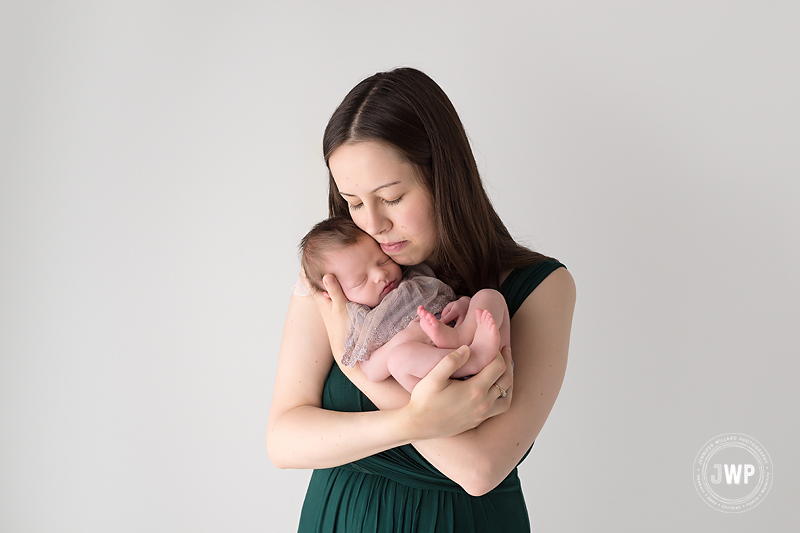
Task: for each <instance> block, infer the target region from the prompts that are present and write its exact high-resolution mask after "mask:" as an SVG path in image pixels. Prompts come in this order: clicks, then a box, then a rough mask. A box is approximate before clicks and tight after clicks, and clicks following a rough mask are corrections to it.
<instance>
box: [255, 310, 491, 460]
mask: <svg viewBox="0 0 800 533" xmlns="http://www.w3.org/2000/svg"><path fill="white" fill-rule="evenodd" d="M466 360H467V357H466V352H465V353H464V354H463V355H460V354H458V353H455V352H454V353H452V354H450V355H449V356H447V357H445V358H444V359H443V360H442V362H441V363H440V364H439V365H438V366H437V367H436V368H435V369H434V370H433V371H432V372H431V374H430V375H429V376H428V377H427V378H426V385H425V386H423V387H421V388H420V392H419V393H416V392H415V394H414V396H412V398H411V400H410V401H409V398H408V393H407V392H406V391H405V390H403V389H402V387H400V386H399V385H398V384H397V383H396V382H394V381H393V380H392V381H386V382H382V383H381V387H380V391H381V393H380V396H381V398H382V399H383V400H384V401H385V402H387V403H391V404H392V405H393V406H394V408H388V407H387V408H385V409H384V410H381V411H374V412H367V413H342V412H337V411H329V410H325V409H322V407H321V406H322V390H323V387H324V383H325V379H326V377H327V375H328V372H329V371H330V368H331V364H332V356H331V350H330V345H329V344H328V336H327V332H326V329H325V325H324V323H323V322H322V318H321V315H320V313H319V310H318V307H317V305H316V304H315V302H314V299H313V298H311V297H308V296H297V295H293V296H292V300H291V302H290V304H289V311H288V314H287V317H286V324H285V325H284V332H283V337H282V339H281V348H280V355H279V361H278V371H277V377H276V381H275V389H274V392H273V399H272V404H271V407H270V415H269V420H268V423H267V451H268V453H269V456H270V459H271V460H272V462H273V463H274V464H275V465H276V466H278V467H280V468H329V467H332V466H338V465H341V464H345V463H348V462H352V461H355V460H358V459H362V458H364V457H367V456H369V455H372V454H375V453H378V452H380V451H383V450H386V449H389V448H393V447H396V446H401V445H403V444H408V443H409V442H412V441H414V440H419V439H428V438H436V437H441V436H449V435H455V434H458V433H461V432H463V431H466V430H467V429H470V428H473V427H476V426H477V425H478V424H480V423H481V422H482V421H483V420H485V419H486V418H487V417H488V416H491V415H493V414H496V413H497V412H500V411H502V410H504V408H502V407H501V406H495V405H492V403H491V400H492V399H493V398H489V397H484V398H480V397H473V398H465V397H464V393H463V389H462V388H460V387H454V386H453V385H454V384H455V383H458V382H452V381H451V380H449V379H448V377H449V376H450V375H451V374H452V373H453V372H454V371H455V370H457V369H458V368H460V367H461V365H463V364H464V363H465V362H466ZM500 374H501V372H500V373H498V374H497V376H498V377H499V375H500ZM360 375H361V376H362V377H363V373H360ZM364 379H366V378H364Z"/></svg>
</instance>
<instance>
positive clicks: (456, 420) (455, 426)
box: [406, 346, 514, 440]
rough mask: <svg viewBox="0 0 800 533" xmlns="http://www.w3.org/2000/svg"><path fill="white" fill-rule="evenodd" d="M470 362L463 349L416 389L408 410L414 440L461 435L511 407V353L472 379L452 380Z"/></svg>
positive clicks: (503, 353) (442, 364) (447, 359)
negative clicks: (456, 372)
mask: <svg viewBox="0 0 800 533" xmlns="http://www.w3.org/2000/svg"><path fill="white" fill-rule="evenodd" d="M467 359H469V348H468V347H467V346H462V347H460V348H459V349H458V350H456V351H454V352H451V353H450V354H449V355H447V356H445V357H444V358H443V359H442V360H441V361H440V362H439V364H438V365H436V366H435V367H434V368H433V370H431V371H430V372H429V373H428V375H427V376H425V377H424V378H423V379H422V380H420V382H419V383H417V386H416V387H414V392H413V393H412V394H411V400H410V401H409V403H408V405H407V406H406V409H407V410H408V412H409V414H410V418H409V420H410V421H411V423H412V424H413V428H411V433H412V434H413V435H414V436H415V439H414V440H416V439H431V438H437V437H450V436H453V435H458V434H460V433H463V432H464V431H467V430H469V429H472V428H474V427H476V426H478V425H480V424H481V423H482V422H483V421H484V420H486V419H487V418H490V417H493V416H496V415H499V414H501V413H504V412H506V411H507V410H508V408H509V407H510V405H511V387H512V384H513V381H514V375H513V370H512V365H511V349H510V348H508V347H505V348H503V352H502V353H498V354H497V357H495V359H494V360H493V361H492V362H491V363H489V364H488V365H487V366H486V368H484V369H483V370H482V371H481V372H480V373H478V374H477V375H475V376H473V377H471V378H470V379H467V380H463V381H461V380H453V379H450V376H451V375H452V374H453V373H454V372H455V371H456V370H458V369H459V368H461V367H462V366H463V365H464V363H466V362H467ZM495 384H497V386H495ZM501 389H502V390H501ZM503 393H505V396H503Z"/></svg>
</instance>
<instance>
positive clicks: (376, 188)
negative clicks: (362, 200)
mask: <svg viewBox="0 0 800 533" xmlns="http://www.w3.org/2000/svg"><path fill="white" fill-rule="evenodd" d="M398 183H400V182H399V181H393V182H391V183H384V184H383V185H379V186H377V187H375V188H374V189H372V190H371V191H369V194H374V193H376V192H378V191H379V190H381V189H385V188H386V187H391V186H392V185H397V184H398ZM339 194H341V195H342V196H355V194H350V193H349V192H342V191H339Z"/></svg>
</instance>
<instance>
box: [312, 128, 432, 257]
mask: <svg viewBox="0 0 800 533" xmlns="http://www.w3.org/2000/svg"><path fill="white" fill-rule="evenodd" d="M328 165H329V167H330V170H331V174H332V175H333V179H334V181H335V182H336V186H337V187H338V188H339V193H340V194H341V195H342V198H344V199H345V200H346V201H347V203H348V205H349V206H350V215H351V216H352V217H353V222H355V223H356V225H357V226H358V227H359V228H361V229H362V230H364V231H365V232H367V233H368V234H370V235H371V236H372V237H373V238H374V239H375V240H376V241H378V243H379V244H380V245H381V248H382V249H383V251H384V252H385V253H386V255H388V256H389V257H391V258H392V259H393V260H394V261H395V262H397V263H399V264H401V265H417V264H419V263H423V262H424V263H427V264H428V265H430V266H431V267H434V268H435V266H436V265H435V258H434V257H433V252H434V250H435V249H436V224H435V222H434V219H433V205H432V202H431V197H430V193H428V191H427V189H426V188H425V187H424V186H423V185H422V184H421V183H420V181H419V179H418V178H417V176H416V174H415V168H414V165H413V164H411V163H410V162H409V161H408V160H406V159H405V158H404V157H403V156H402V155H401V154H400V153H399V152H398V151H397V150H395V149H394V148H392V147H390V146H388V145H386V144H384V143H380V142H377V141H365V142H359V143H355V144H343V145H341V146H339V147H338V148H336V149H335V150H334V151H333V152H332V153H331V155H330V157H329V158H328Z"/></svg>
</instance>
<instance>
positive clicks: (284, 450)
mask: <svg viewBox="0 0 800 533" xmlns="http://www.w3.org/2000/svg"><path fill="white" fill-rule="evenodd" d="M407 433H408V429H407V426H406V425H404V423H403V419H402V414H401V412H400V411H399V410H390V411H373V412H368V413H342V412H337V411H328V410H325V409H322V408H319V407H315V406H311V405H304V406H298V407H295V408H293V409H290V410H288V411H286V412H284V413H281V414H280V415H279V416H277V417H276V418H275V420H274V421H272V422H271V423H270V425H269V427H268V433H267V451H268V453H269V457H270V459H271V460H272V462H273V463H274V464H275V466H277V467H278V468H330V467H334V466H339V465H343V464H345V463H350V462H352V461H356V460H358V459H362V458H364V457H367V456H370V455H373V454H375V453H378V452H382V451H384V450H387V449H389V448H394V447H396V446H402V445H403V444H408V443H409V442H411V440H410V439H409V438H408V436H407Z"/></svg>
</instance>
